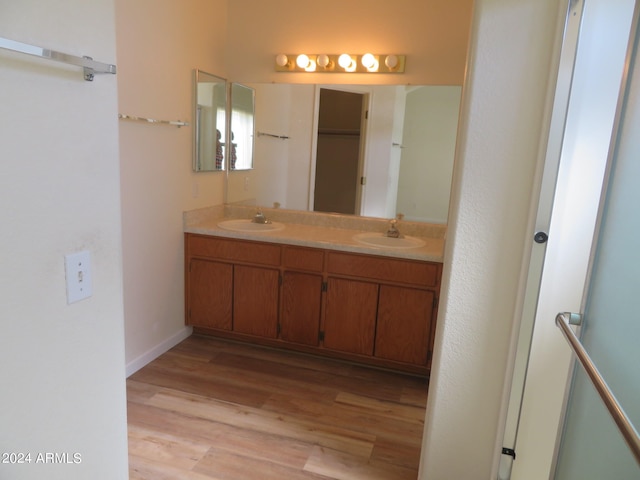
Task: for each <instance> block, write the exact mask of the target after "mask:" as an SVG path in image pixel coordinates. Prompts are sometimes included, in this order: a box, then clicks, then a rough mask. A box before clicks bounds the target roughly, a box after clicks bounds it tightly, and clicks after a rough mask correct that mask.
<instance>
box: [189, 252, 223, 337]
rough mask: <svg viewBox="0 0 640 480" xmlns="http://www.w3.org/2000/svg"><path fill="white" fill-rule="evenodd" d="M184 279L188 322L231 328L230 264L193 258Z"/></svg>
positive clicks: (209, 326) (219, 328)
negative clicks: (186, 286) (185, 282)
mask: <svg viewBox="0 0 640 480" xmlns="http://www.w3.org/2000/svg"><path fill="white" fill-rule="evenodd" d="M186 278H187V285H189V286H190V287H188V288H187V289H186V304H187V305H188V310H187V325H197V326H200V327H206V328H214V329H218V330H231V328H232V316H231V315H232V301H233V266H232V265H230V264H228V263H221V262H215V261H211V260H202V259H199V258H194V259H192V260H191V261H190V262H189V268H188V269H187V275H186Z"/></svg>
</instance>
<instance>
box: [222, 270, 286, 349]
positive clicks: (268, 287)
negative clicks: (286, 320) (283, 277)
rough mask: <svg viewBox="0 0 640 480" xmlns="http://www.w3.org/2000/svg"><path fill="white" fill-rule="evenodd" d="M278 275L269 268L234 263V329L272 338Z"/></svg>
mask: <svg viewBox="0 0 640 480" xmlns="http://www.w3.org/2000/svg"><path fill="white" fill-rule="evenodd" d="M279 277H280V273H279V271H278V270H274V269H271V268H260V267H248V266H243V265H235V266H234V282H233V331H234V332H239V333H247V334H249V335H257V336H260V337H269V338H276V336H277V334H278V291H279V288H278V287H279V285H278V282H279Z"/></svg>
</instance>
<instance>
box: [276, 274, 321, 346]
mask: <svg viewBox="0 0 640 480" xmlns="http://www.w3.org/2000/svg"><path fill="white" fill-rule="evenodd" d="M321 301H322V277H321V276H320V275H313V274H309V273H299V272H284V275H283V279H282V316H281V317H280V338H282V339H283V340H286V341H287V342H295V343H302V344H305V345H314V346H317V345H318V334H319V333H320V304H321Z"/></svg>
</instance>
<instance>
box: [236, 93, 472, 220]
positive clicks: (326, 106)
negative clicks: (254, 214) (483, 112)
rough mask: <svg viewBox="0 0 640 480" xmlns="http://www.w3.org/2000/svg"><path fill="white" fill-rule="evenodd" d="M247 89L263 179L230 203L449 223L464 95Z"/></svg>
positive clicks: (239, 184)
mask: <svg viewBox="0 0 640 480" xmlns="http://www.w3.org/2000/svg"><path fill="white" fill-rule="evenodd" d="M247 86H248V87H250V88H252V89H253V92H254V94H255V133H256V135H255V144H254V145H253V148H254V151H253V165H252V166H253V169H252V170H244V171H233V169H232V170H231V171H230V172H229V175H228V177H227V181H228V188H227V199H226V200H227V203H238V204H246V205H256V206H261V207H281V208H287V209H292V210H309V211H322V212H337V213H346V214H356V215H363V216H368V217H379V218H392V217H394V216H395V215H396V214H397V213H402V214H404V215H405V218H406V219H407V220H412V221H420V222H428V223H440V224H442V223H446V220H447V215H448V208H449V196H450V187H451V181H452V171H453V158H454V153H455V145H456V134H457V127H458V115H459V108H460V96H461V90H462V87H461V86H400V85H393V86H388V85H387V86H373V85H324V86H323V85H306V84H247ZM236 138H237V136H236ZM252 140H253V139H252Z"/></svg>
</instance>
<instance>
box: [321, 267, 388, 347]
mask: <svg viewBox="0 0 640 480" xmlns="http://www.w3.org/2000/svg"><path fill="white" fill-rule="evenodd" d="M377 303H378V285H377V284H375V283H371V282H363V281H359V280H351V279H344V278H334V277H329V278H328V279H327V297H326V310H325V311H326V313H325V318H324V330H323V337H324V343H323V346H324V348H328V349H331V350H339V351H341V352H351V353H356V354H360V355H369V356H370V355H373V347H374V340H375V334H376V315H377Z"/></svg>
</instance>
